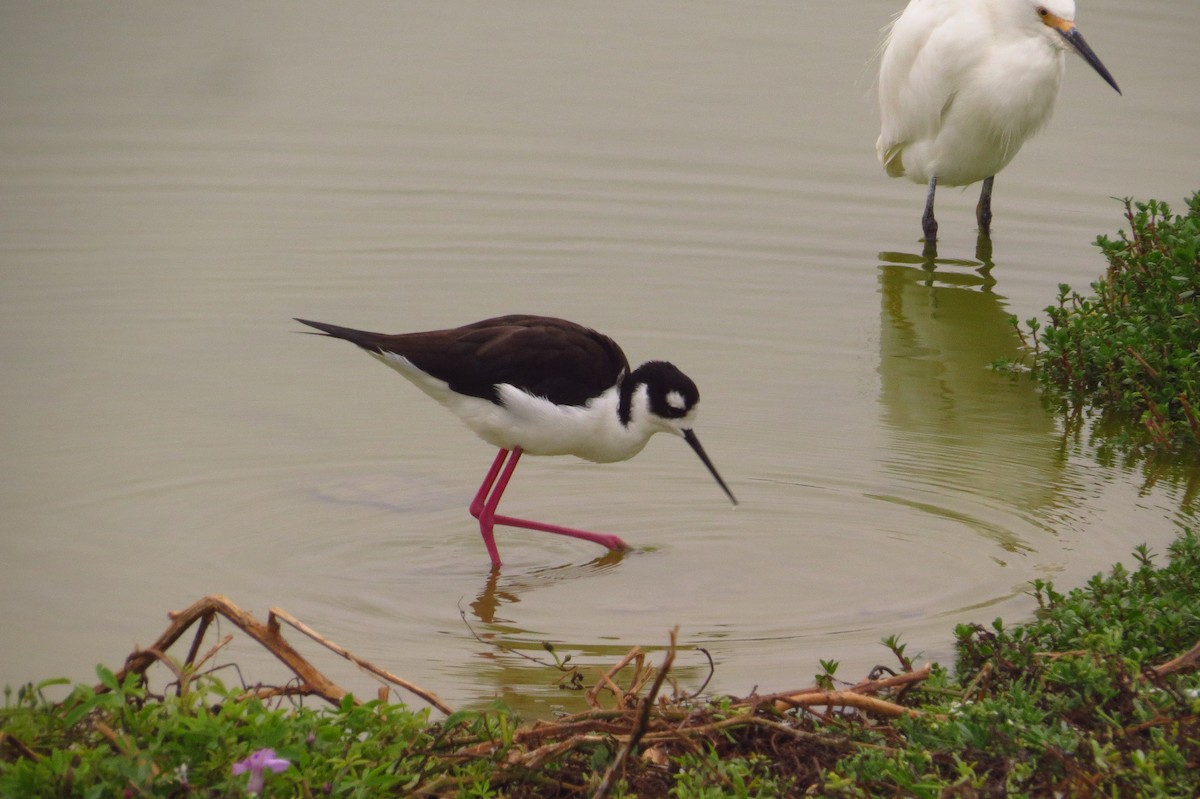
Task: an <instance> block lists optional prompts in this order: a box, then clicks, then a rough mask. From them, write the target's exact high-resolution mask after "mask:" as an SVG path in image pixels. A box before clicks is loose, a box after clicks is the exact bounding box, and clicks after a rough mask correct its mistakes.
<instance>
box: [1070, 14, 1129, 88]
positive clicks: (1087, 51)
mask: <svg viewBox="0 0 1200 799" xmlns="http://www.w3.org/2000/svg"><path fill="white" fill-rule="evenodd" d="M1059 33H1060V34H1062V37H1063V38H1064V39H1066V40H1067V43H1068V44H1070V45H1071V47H1073V48H1074V49H1075V52H1077V53H1079V55H1080V57H1081V58H1083V60H1084V61H1086V62H1088V65H1089V66H1091V68H1092V69H1094V70H1096V72H1097V73H1099V75H1100V77H1102V78H1104V82H1105V83H1107V84H1108V85H1109V86H1112V87H1113V88H1114V89H1116V90H1117V94H1120V93H1121V87H1120V86H1118V85H1117V82H1116V81H1115V80H1113V76H1112V75H1111V74H1109V72H1108V70H1107V69H1106V68H1105V66H1104V64H1102V63H1100V58H1099V57H1098V56H1097V55H1096V54H1095V53H1093V52H1092V48H1091V47H1089V46H1088V43H1087V42H1086V41H1084V39H1083V34H1082V33H1080V32H1079V29H1078V28H1071V29H1070V30H1066V31H1062V30H1060V31H1059Z"/></svg>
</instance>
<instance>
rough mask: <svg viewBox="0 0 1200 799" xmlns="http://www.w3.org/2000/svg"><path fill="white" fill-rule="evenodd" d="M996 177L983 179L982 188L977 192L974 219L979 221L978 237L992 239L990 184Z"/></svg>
mask: <svg viewBox="0 0 1200 799" xmlns="http://www.w3.org/2000/svg"><path fill="white" fill-rule="evenodd" d="M995 181H996V176H995V175H992V176H991V177H987V178H984V179H983V188H982V189H981V190H980V191H979V204H978V205H976V206H975V219H977V220H978V221H979V235H980V236H983V237H984V238H985V239H986V238H991V237H992V184H993V183H994V182H995Z"/></svg>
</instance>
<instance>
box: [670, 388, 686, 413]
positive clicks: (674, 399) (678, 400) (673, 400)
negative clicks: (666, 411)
mask: <svg viewBox="0 0 1200 799" xmlns="http://www.w3.org/2000/svg"><path fill="white" fill-rule="evenodd" d="M667 404H668V405H670V406H671V407H672V408H674V409H675V410H677V411H682V410H683V409H685V408H687V403H686V402H685V401H684V399H683V395H682V394H680V393H679V392H678V391H668V392H667Z"/></svg>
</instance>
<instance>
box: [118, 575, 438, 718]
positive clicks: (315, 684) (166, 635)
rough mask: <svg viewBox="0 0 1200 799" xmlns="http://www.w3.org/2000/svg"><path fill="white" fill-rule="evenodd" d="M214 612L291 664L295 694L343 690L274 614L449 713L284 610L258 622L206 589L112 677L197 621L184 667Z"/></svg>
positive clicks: (326, 695)
mask: <svg viewBox="0 0 1200 799" xmlns="http://www.w3.org/2000/svg"><path fill="white" fill-rule="evenodd" d="M217 614H220V615H221V616H224V617H225V618H227V619H229V621H230V622H232V623H233V624H234V625H235V626H236V627H237V628H238V629H240V630H241V631H242V632H244V633H246V635H248V636H250V637H251V638H253V639H254V640H255V641H258V642H259V643H260V644H261V645H262V646H263V647H264V648H265V649H266V650H267V651H268V652H270V653H271V654H272V655H274V656H275V657H276V658H278V659H279V660H280V661H281V662H282V663H283V664H284V665H285V666H287V667H288V668H289V669H291V671H292V673H293V674H295V675H296V677H297V678H298V679H299V680H300V683H301V691H300V692H301V693H305V694H315V695H317V696H320V697H321V698H322V699H324V700H325V701H327V702H329V703H330V704H335V705H336V704H338V703H339V702H341V700H342V698H343V697H345V696H346V691H345V689H343V688H341V687H340V686H338V685H336V684H335V683H333V682H332V681H331V680H329V679H328V678H327V677H326V676H325V675H324V674H322V673H321V672H320V671H319V670H317V668H316V667H314V666H313V665H312V664H311V663H309V662H308V660H307V659H305V658H304V656H303V655H301V654H300V653H299V652H297V651H296V650H295V649H294V648H293V647H292V645H291V644H289V643H288V642H287V641H286V640H284V637H283V635H282V634H281V632H280V629H279V621H278V619H283V620H285V621H287V623H288V624H290V625H292V626H293V627H295V628H296V629H297V630H300V631H301V632H303V633H304V634H305V635H308V636H309V637H310V638H313V640H316V641H318V642H319V643H322V644H323V645H324V646H326V647H327V648H329V649H331V650H332V651H334V652H337V653H338V654H340V655H342V656H343V657H345V658H347V659H348V660H350V661H351V662H353V663H354V664H355V665H357V666H359V667H360V668H363V669H366V670H367V671H370V672H371V673H372V674H375V675H376V676H378V677H381V678H383V679H385V680H388V681H390V682H392V683H393V684H395V685H397V686H399V687H401V688H404V689H405V690H409V691H412V692H413V693H415V694H416V695H417V696H419V697H421V698H422V699H424V700H425V701H427V702H429V703H430V704H431V705H433V706H434V707H436V708H437V709H438V710H440V711H442V712H443V713H446V714H447V715H448V714H449V713H450V712H451V711H450V708H449V707H448V706H447V705H446V704H445V703H443V702H442V701H441V700H440V699H438V698H437V696H436V694H434V693H432V692H430V691H426V690H424V689H421V688H418V687H417V686H415V685H413V684H412V683H409V682H408V681H406V680H401V679H400V678H398V677H396V676H395V675H392V674H390V673H388V672H386V671H384V670H383V669H380V668H378V667H376V666H373V665H372V664H370V663H368V662H366V661H364V660H362V659H361V658H358V657H356V656H354V655H352V654H350V653H349V652H347V651H346V650H345V649H342V648H341V647H339V646H337V645H336V644H333V643H332V642H329V641H327V640H326V639H324V638H322V637H321V636H320V635H318V634H317V633H316V632H314V631H312V630H311V629H310V628H308V627H306V626H305V625H303V624H301V623H300V622H299V621H297V620H296V619H294V618H292V617H291V616H290V615H288V614H287V613H284V612H283V611H280V610H279V609H277V608H276V609H272V611H271V615H270V616H269V617H268V620H269V623H268V624H263V623H262V622H260V621H259V620H258V619H256V618H254V616H252V615H251V614H249V613H247V612H246V611H244V610H242V609H241V608H239V607H238V606H237V605H235V604H233V602H232V601H230V600H229V598H228V597H225V596H222V595H220V594H211V595H209V596H206V597H204V598H202V599H200V600H197V601H196V602H194V603H193V604H192V605H191V606H190V607H188V608H185V609H184V610H181V611H178V612H173V613H169V614H168V617H169V618H170V620H171V623H170V624H169V625H168V626H167V629H166V631H164V632H163V634H162V635H161V636H159V638H158V640H157V641H155V642H154V644H152V645H151V646H150V647H148V648H147V649H139V650H137V651H135V652H133V653H132V654H131V655H129V657H128V658H126V659H125V666H124V667H123V668H122V669H121V670H120V671H119V672H117V674H116V675H115V676H116V679H117V681H118V682H121V681H123V680H124V679H125V677H126V676H128V675H129V674H135V673H136V674H142V675H144V674H145V673H146V670H147V669H149V668H150V666H152V665H153V664H154V663H155V662H157V661H158V660H159V658H160V657H162V653H164V652H166V651H167V650H168V649H169V648H170V647H171V646H172V645H173V644H174V643H175V642H176V641H178V640H179V639H180V638H181V637H183V634H184V633H185V632H187V630H188V629H189V628H190V627H191V626H192V625H193V624H196V623H197V622H199V630H198V631H197V635H196V638H195V639H194V640H193V642H192V646H191V648H190V650H189V653H188V660H187V661H185V664H184V665H185V667H186V666H187V665H189V664H191V663H192V661H193V660H194V659H195V657H196V654H197V653H198V652H199V648H200V639H201V638H202V637H203V633H204V632H206V631H207V629H208V627H209V625H210V624H211V623H212V620H213V618H214V617H215V616H216V615H217ZM224 643H225V641H222V642H221V643H220V644H218V645H217V647H216V648H220V647H221V646H223V645H224ZM210 655H211V652H210V653H209V654H208V655H205V656H204V658H202V659H201V662H203V661H204V660H206V659H207V658H208V657H209V656H210ZM106 690H107V688H105V687H104V686H103V685H99V686H96V691H97V692H102V691H106ZM285 693H289V694H290V693H295V691H292V690H288V691H285Z"/></svg>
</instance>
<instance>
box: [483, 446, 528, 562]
mask: <svg viewBox="0 0 1200 799" xmlns="http://www.w3.org/2000/svg"><path fill="white" fill-rule="evenodd" d="M507 455H508V450H506V449H502V450H500V451H499V452H497V453H496V459H495V460H494V461H492V466H491V468H490V469H488V473H487V476H486V477H484V478H483V483H482V484H481V485H480V486H479V490H478V491H477V492H475V499H473V500H471V515H472V516H474V517H475V518H476V519H478V520H479V534H480V535H482V536H483V545H484V546H485V547H487V551H488V557H490V558H491V559H492V566H499V565H500V552H499V550H497V549H496V538H495V536H494V534H493V533H492V518H491V516H490V515H489V516H488V517H487V518H484V516H483V515H482V514H483V511H484V502H485V500H486V499H487V496H488V492H489V491H491V490H492V485H493V484H495V482H496V475H498V474H499V473H500V466H501V464H503V463H504V459H505V457H506V456H507ZM518 457H519V456H518ZM514 461H515V458H514ZM500 490H501V491H503V490H504V489H503V488H501V489H500ZM496 501H497V502H499V499H498V498H497V500H496Z"/></svg>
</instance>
